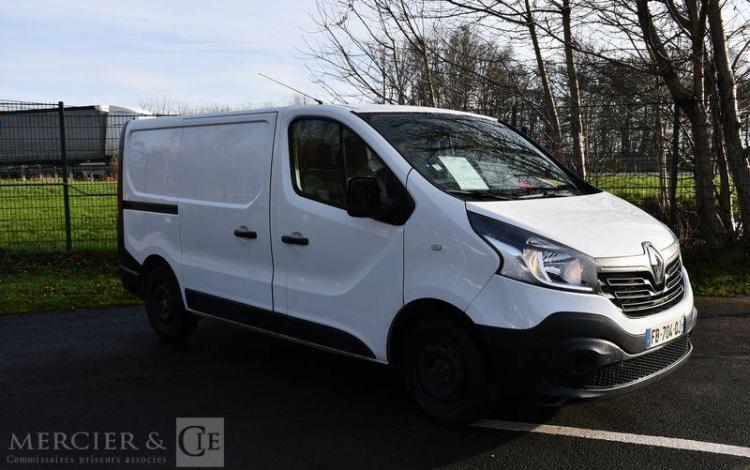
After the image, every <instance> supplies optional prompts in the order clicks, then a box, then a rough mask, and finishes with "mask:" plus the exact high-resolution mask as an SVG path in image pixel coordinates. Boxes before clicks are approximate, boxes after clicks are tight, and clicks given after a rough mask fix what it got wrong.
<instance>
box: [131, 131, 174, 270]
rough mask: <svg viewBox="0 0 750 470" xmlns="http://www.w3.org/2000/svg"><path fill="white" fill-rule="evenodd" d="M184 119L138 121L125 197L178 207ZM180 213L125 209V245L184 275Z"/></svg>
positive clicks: (141, 256) (140, 258) (141, 259)
mask: <svg viewBox="0 0 750 470" xmlns="http://www.w3.org/2000/svg"><path fill="white" fill-rule="evenodd" d="M181 123H182V118H163V119H158V120H141V121H134V122H133V123H132V124H130V125H129V126H128V128H127V131H126V135H125V148H124V149H123V161H124V165H123V166H124V168H122V169H121V171H123V188H122V194H123V200H125V201H132V202H146V203H156V204H169V205H175V206H176V205H177V203H178V199H177V194H178V188H179V177H178V171H179V160H180V154H181V138H182V129H180V127H179V126H180V125H181ZM178 217H179V215H178V214H166V213H159V212H147V211H136V210H131V209H124V210H123V231H124V233H123V241H124V246H125V249H126V250H127V251H128V252H129V253H130V254H131V255H132V256H133V257H134V258H135V259H136V261H138V262H139V263H141V264H142V263H143V262H144V261H145V260H146V258H148V257H149V256H151V255H158V256H161V257H163V258H164V259H166V260H167V262H168V263H169V264H170V265H171V266H172V269H173V270H174V271H175V274H176V275H177V276H178V278H179V277H180V274H181V273H180V266H181V258H182V250H181V245H180V231H179V218H178Z"/></svg>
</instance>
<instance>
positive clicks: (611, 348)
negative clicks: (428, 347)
mask: <svg viewBox="0 0 750 470" xmlns="http://www.w3.org/2000/svg"><path fill="white" fill-rule="evenodd" d="M696 322H697V311H696V309H695V308H692V309H691V311H690V313H689V314H688V315H687V316H686V322H685V332H684V334H683V335H682V336H681V337H679V338H676V339H674V340H672V341H670V342H668V343H665V344H664V345H662V346H659V347H657V348H652V349H649V350H647V349H646V339H645V332H644V334H641V335H636V334H631V333H629V332H627V331H625V330H624V329H623V328H621V327H620V326H619V325H618V324H617V323H615V322H614V321H613V320H611V319H610V318H608V317H607V316H604V315H597V314H591V313H578V312H557V313H554V314H552V315H550V316H549V317H547V318H546V319H545V320H544V321H543V322H541V323H540V324H538V325H537V326H535V327H533V328H528V329H521V330H518V329H509V328H498V327H491V326H479V331H480V332H481V334H482V336H483V337H484V340H485V344H486V346H487V348H488V350H489V352H490V356H491V358H492V362H493V365H494V369H495V372H496V376H497V379H498V380H499V381H500V383H501V384H502V385H503V387H504V389H505V390H508V391H510V392H523V393H528V392H529V391H531V392H535V393H538V394H541V395H546V396H554V397H562V398H594V397H600V396H610V395H617V394H620V393H625V392H627V391H630V390H633V389H635V388H638V387H641V386H643V385H646V384H648V383H650V382H653V381H656V380H658V379H660V378H662V377H664V376H666V375H668V374H669V373H671V372H673V371H674V370H676V369H677V368H679V367H680V366H681V365H682V364H684V363H685V362H686V361H687V359H688V357H689V356H690V354H691V353H692V351H693V347H692V344H691V334H692V331H693V329H694V328H695V324H696Z"/></svg>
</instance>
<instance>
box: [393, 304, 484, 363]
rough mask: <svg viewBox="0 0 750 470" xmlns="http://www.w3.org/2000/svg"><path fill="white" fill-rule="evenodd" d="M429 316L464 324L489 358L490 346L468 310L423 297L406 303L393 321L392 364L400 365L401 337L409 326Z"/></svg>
mask: <svg viewBox="0 0 750 470" xmlns="http://www.w3.org/2000/svg"><path fill="white" fill-rule="evenodd" d="M429 318H449V319H452V320H454V321H456V322H457V323H459V324H461V325H462V326H464V327H465V328H466V329H467V330H468V331H469V333H470V334H471V335H472V336H473V337H474V339H475V341H476V342H477V344H478V346H479V348H480V350H481V351H482V353H483V354H485V357H486V358H487V359H489V357H490V356H489V353H490V351H489V348H488V347H487V344H486V342H485V340H484V338H483V337H482V335H481V334H480V332H479V330H478V328H477V326H476V324H475V323H474V322H473V321H472V319H471V318H470V317H469V316H468V315H467V314H466V312H464V311H462V310H461V309H459V308H458V307H456V306H455V305H452V304H450V303H448V302H446V301H444V300H439V299H432V298H422V299H416V300H413V301H411V302H409V303H408V304H406V305H404V306H403V307H402V308H401V310H399V312H398V313H397V314H396V317H395V318H394V319H393V322H392V323H391V327H390V329H389V331H388V344H387V360H388V362H389V363H390V364H393V365H396V366H398V365H399V362H400V354H401V350H400V349H401V338H403V335H404V333H405V332H406V331H407V330H408V328H409V327H410V326H411V325H413V324H415V323H416V322H418V321H421V320H425V319H429Z"/></svg>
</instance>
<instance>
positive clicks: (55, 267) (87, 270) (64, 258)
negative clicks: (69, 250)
mask: <svg viewBox="0 0 750 470" xmlns="http://www.w3.org/2000/svg"><path fill="white" fill-rule="evenodd" d="M0 292H2V296H1V297H2V302H0V314H13V313H23V312H39V311H65V310H71V309H74V308H101V307H109V306H113V305H128V304H135V303H139V302H140V300H139V299H137V298H136V297H134V296H133V295H131V294H130V293H128V292H127V291H126V290H125V289H123V287H122V285H121V284H120V278H119V275H118V273H117V258H116V255H115V254H112V253H99V252H81V253H74V254H54V255H44V256H42V255H35V256H23V255H17V256H10V255H6V256H0Z"/></svg>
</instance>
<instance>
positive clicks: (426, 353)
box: [401, 318, 497, 424]
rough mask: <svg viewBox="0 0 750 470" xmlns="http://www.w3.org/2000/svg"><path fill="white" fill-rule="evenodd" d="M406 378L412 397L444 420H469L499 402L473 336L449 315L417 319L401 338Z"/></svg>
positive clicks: (445, 421)
mask: <svg viewBox="0 0 750 470" xmlns="http://www.w3.org/2000/svg"><path fill="white" fill-rule="evenodd" d="M402 351H403V356H402V358H403V360H402V364H401V374H402V380H403V382H404V384H405V385H406V388H407V389H408V390H409V392H410V394H411V396H412V397H413V399H414V401H416V402H417V404H418V405H419V407H420V408H421V409H422V410H423V411H424V412H425V413H427V414H428V415H429V416H431V417H432V418H434V419H436V420H438V421H440V422H442V423H445V424H467V423H470V422H472V421H475V420H477V419H479V418H481V417H483V416H484V415H485V414H486V413H489V412H490V411H491V410H492V408H493V407H494V405H495V403H496V402H497V397H496V396H497V393H496V385H495V381H494V379H493V377H492V374H491V373H490V369H489V365H488V362H487V360H486V359H485V357H484V355H483V354H482V352H481V351H480V349H479V348H478V346H477V343H476V340H475V338H474V337H473V336H472V335H471V334H470V333H469V331H467V329H466V328H465V327H464V326H463V325H461V324H459V323H458V322H454V321H451V320H449V319H445V318H433V319H426V320H422V321H419V322H418V323H416V324H415V325H413V326H412V327H410V328H409V329H408V330H407V331H406V333H405V334H404V337H403V343H402Z"/></svg>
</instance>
